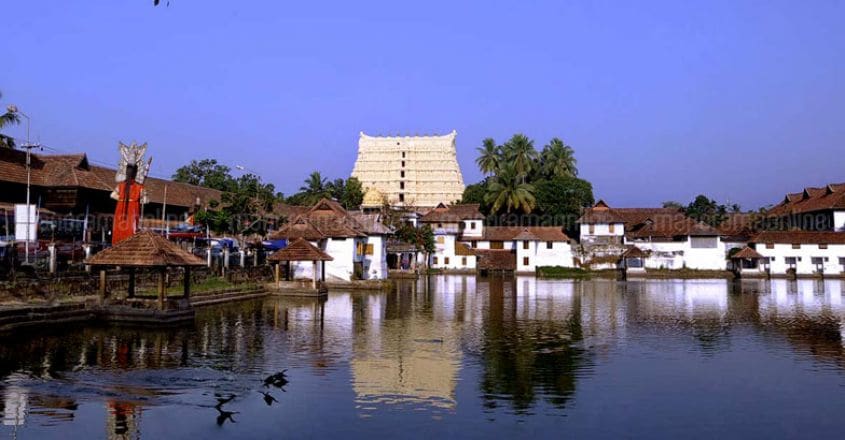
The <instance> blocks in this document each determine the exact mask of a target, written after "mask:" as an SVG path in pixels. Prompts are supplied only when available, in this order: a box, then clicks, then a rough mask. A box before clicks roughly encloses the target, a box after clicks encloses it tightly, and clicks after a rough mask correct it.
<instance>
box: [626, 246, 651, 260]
mask: <svg viewBox="0 0 845 440" xmlns="http://www.w3.org/2000/svg"><path fill="white" fill-rule="evenodd" d="M646 257H648V253H647V252H646V251H644V250H642V249H640V248H638V247H636V246H631V247H629V248H628V249H626V250H625V252H623V253H622V258H646Z"/></svg>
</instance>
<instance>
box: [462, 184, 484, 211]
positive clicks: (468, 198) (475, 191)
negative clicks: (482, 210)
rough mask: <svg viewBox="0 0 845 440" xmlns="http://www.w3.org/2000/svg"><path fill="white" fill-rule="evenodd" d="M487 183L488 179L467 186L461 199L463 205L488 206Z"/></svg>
mask: <svg viewBox="0 0 845 440" xmlns="http://www.w3.org/2000/svg"><path fill="white" fill-rule="evenodd" d="M487 183H488V179H484V180H482V181H481V182H478V183H473V184H471V185H467V187H466V188H465V189H464V194H463V197H461V203H478V204H480V205H482V207H484V205H486V202H485V200H484V196H485V195H487Z"/></svg>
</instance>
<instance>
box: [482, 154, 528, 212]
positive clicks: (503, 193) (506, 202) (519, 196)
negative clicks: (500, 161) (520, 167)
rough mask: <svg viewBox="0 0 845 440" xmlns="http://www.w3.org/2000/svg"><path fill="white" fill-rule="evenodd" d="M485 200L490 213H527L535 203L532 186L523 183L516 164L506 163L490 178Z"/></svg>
mask: <svg viewBox="0 0 845 440" xmlns="http://www.w3.org/2000/svg"><path fill="white" fill-rule="evenodd" d="M485 201H486V202H487V203H488V204H489V205H490V209H491V213H495V214H501V213H512V212H517V211H522V212H523V213H525V214H529V213H531V211H532V210H533V209H534V206H535V204H536V199H535V198H534V186H533V185H531V184H529V183H525V179H524V176H523V175H521V174H520V173H519V172H518V171H517V169H516V166H515V165H514V164H511V163H508V164H506V165H504V166H503V167H502V168H501V169H500V170H499V173H498V174H497V175H496V176H495V177H493V178H492V179H491V180H490V184H489V185H488V187H487V195H486V196H485Z"/></svg>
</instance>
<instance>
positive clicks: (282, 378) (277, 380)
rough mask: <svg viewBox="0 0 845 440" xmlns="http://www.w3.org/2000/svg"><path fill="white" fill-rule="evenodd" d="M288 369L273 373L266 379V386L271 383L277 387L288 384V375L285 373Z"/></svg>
mask: <svg viewBox="0 0 845 440" xmlns="http://www.w3.org/2000/svg"><path fill="white" fill-rule="evenodd" d="M286 371H288V370H287V369H285V370H282V371H280V372H278V373H276V374H271V375H269V376H267V378H266V379H264V386H265V387H269V386H270V385H272V386H274V387H276V388H282V387H283V386H285V385H287V384H288V377H287V376H286V375H285V372H286Z"/></svg>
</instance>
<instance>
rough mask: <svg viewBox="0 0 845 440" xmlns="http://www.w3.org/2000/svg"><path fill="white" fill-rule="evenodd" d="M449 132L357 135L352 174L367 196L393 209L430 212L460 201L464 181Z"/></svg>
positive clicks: (452, 134) (453, 133)
mask: <svg viewBox="0 0 845 440" xmlns="http://www.w3.org/2000/svg"><path fill="white" fill-rule="evenodd" d="M457 135H458V133H457V132H456V131H454V130H453V131H452V132H451V133H449V134H447V135H442V136H385V137H382V136H368V135H366V134H364V132H361V137H360V138H359V139H358V159H357V160H356V161H355V168H354V169H353V170H352V177H357V178H358V180H360V181H361V184H362V185H363V186H364V188H365V189H366V190H368V191H369V192H370V193H372V192H373V191H378V192H379V193H381V194H382V195H383V196H384V197H386V198H387V201H388V203H390V204H391V205H395V206H413V207H418V208H431V207H434V206H437V204H439V203H444V204H447V205H448V204H450V203H454V202H456V201H458V200H460V199H461V197H462V196H463V193H464V178H463V176H462V175H461V168H460V166H458V160H457V157H456V148H455V138H456V137H457Z"/></svg>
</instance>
